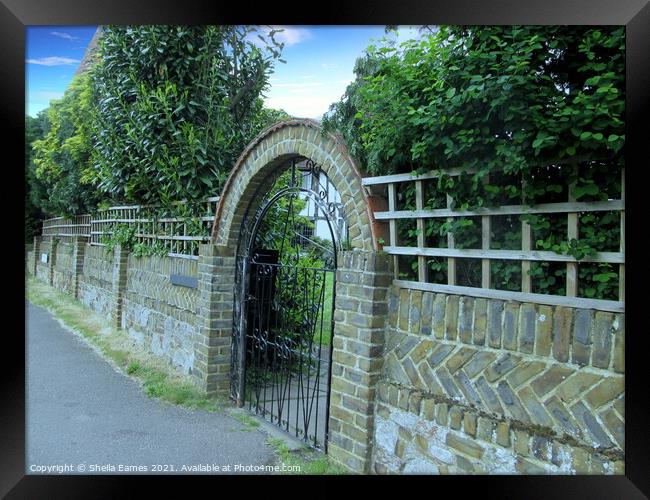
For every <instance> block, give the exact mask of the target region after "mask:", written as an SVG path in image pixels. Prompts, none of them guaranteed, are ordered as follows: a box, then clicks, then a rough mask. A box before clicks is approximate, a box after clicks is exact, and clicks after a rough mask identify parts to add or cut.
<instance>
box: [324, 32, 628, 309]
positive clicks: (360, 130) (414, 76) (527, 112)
mask: <svg viewBox="0 0 650 500" xmlns="http://www.w3.org/2000/svg"><path fill="white" fill-rule="evenodd" d="M624 56H625V33H624V29H623V28H621V27H602V26H601V27H583V26H573V27H567V26H482V27H475V26H442V27H439V28H438V29H437V30H435V31H433V30H431V32H430V34H427V35H426V36H423V37H422V38H421V39H420V40H411V41H407V42H405V43H403V44H401V45H399V46H396V45H395V44H394V43H393V44H391V43H388V42H387V43H384V44H383V45H382V46H379V47H375V46H371V47H369V48H368V49H367V51H366V54H365V56H364V58H363V59H361V60H360V61H359V62H358V63H357V68H356V69H355V71H356V74H357V79H356V80H355V82H353V83H352V84H351V85H350V86H349V87H348V89H347V91H346V95H345V96H344V98H343V99H342V100H341V102H339V103H335V104H334V105H333V106H332V107H331V109H330V112H329V113H328V114H327V116H326V117H325V119H324V128H325V129H326V130H330V129H335V128H338V129H341V131H342V132H343V134H344V136H345V138H346V139H347V141H348V143H349V144H350V146H351V149H352V152H353V153H354V154H355V155H356V156H357V158H358V159H359V161H360V163H361V164H362V165H363V166H364V168H365V169H366V170H367V171H369V172H370V173H372V174H375V175H385V174H392V173H401V172H417V171H422V170H430V169H432V168H443V169H444V168H445V167H450V166H453V167H460V168H461V169H464V170H465V171H466V172H468V171H470V169H472V170H473V171H476V173H474V174H464V175H461V176H460V177H457V178H452V177H450V176H445V175H443V176H442V177H441V178H440V179H439V182H438V183H437V185H436V186H434V187H433V189H432V190H431V192H430V193H429V196H428V199H427V200H425V202H426V204H427V206H428V207H429V208H443V207H444V206H445V205H444V203H445V200H446V196H447V195H450V196H451V197H452V199H453V203H452V208H461V209H462V208H464V209H471V208H474V207H480V206H496V205H499V204H513V203H514V204H517V203H529V204H534V203H541V202H552V201H566V199H567V198H566V197H567V186H568V185H569V184H571V183H575V186H576V187H575V191H574V194H575V195H576V198H577V199H578V200H579V201H589V200H607V199H610V198H612V197H617V196H619V195H620V189H621V186H620V168H621V166H622V160H623V155H622V151H623V146H624V141H625V132H624V121H623V113H624V105H625V89H624V75H625V58H624ZM573 160H575V161H576V162H577V163H578V164H579V166H578V167H577V168H575V169H574V168H567V167H566V166H564V167H562V168H560V167H559V165H560V164H562V163H568V162H570V161H573ZM617 170H618V171H619V174H617V173H616V172H617ZM487 175H489V182H485V180H486V179H487V177H486V176H487ZM522 179H524V180H525V181H526V182H525V184H524V187H523V188H522V184H521V180H522ZM400 204H401V207H402V208H403V209H412V208H414V207H415V204H414V193H413V192H412V191H408V190H405V191H403V192H401V193H400ZM518 219H519V218H513V219H511V220H509V221H501V222H502V224H505V225H503V226H502V227H496V228H494V231H495V232H496V233H497V234H500V235H501V238H500V241H499V242H496V245H495V246H493V248H497V247H498V246H499V245H502V246H501V248H509V247H510V245H512V244H513V243H515V242H517V241H521V240H520V233H518V231H519V230H520V229H519V228H520V224H519V222H520V221H519V220H518ZM521 219H523V220H527V221H528V222H530V224H531V226H532V228H533V233H534V244H535V246H536V247H537V248H539V249H545V250H552V251H556V252H560V253H566V254H570V255H573V256H574V257H576V258H577V259H582V258H583V257H584V256H586V255H590V254H593V253H594V252H595V251H605V250H610V251H611V250H614V251H615V250H616V249H617V246H618V238H619V230H618V224H617V221H616V220H615V219H616V217H615V214H604V215H602V214H601V215H594V214H581V216H580V221H581V231H580V238H578V239H574V240H571V241H567V237H566V226H565V224H566V218H564V220H562V219H561V218H557V217H555V218H554V217H553V216H535V217H532V216H526V217H522V218H521ZM475 222H476V221H474V220H472V219H471V218H454V220H453V221H452V222H447V221H444V220H428V221H427V223H426V224H427V225H426V228H425V231H426V236H427V238H429V239H430V240H432V239H437V238H440V237H441V236H446V235H447V234H449V233H452V234H454V235H455V236H456V246H457V247H464V248H471V247H473V248H476V246H475V245H477V244H478V241H479V239H478V235H480V232H477V229H478V228H477V226H476V224H475ZM563 224H564V225H563ZM400 236H401V239H402V241H403V244H413V243H414V242H415V239H416V237H417V230H416V228H415V223H414V222H413V221H402V222H401V223H400ZM518 238H519V239H518ZM445 239H446V238H445ZM431 243H432V244H433V245H434V246H445V245H446V242H444V241H435V242H434V241H431ZM441 261H442V262H441ZM429 264H430V266H431V270H432V271H434V273H438V275H439V276H438V278H440V277H444V272H446V269H445V267H444V260H443V259H441V260H440V261H436V260H435V259H432V260H431V261H430V263H429ZM495 264H496V266H495V267H496V276H495V278H496V279H495V280H494V281H495V283H501V284H502V285H504V286H505V287H506V288H512V287H511V285H512V284H513V282H516V281H517V278H516V271H517V269H516V268H518V269H519V272H520V266H519V265H518V264H512V263H510V264H508V263H505V264H501V263H495ZM545 266H546V268H544V265H537V266H533V270H532V272H531V275H532V276H533V277H534V278H535V279H536V281H535V282H534V288H535V291H539V292H542V293H548V292H552V293H563V289H562V288H561V285H560V284H561V283H562V282H563V278H564V273H565V271H564V269H562V268H557V269H551V268H552V267H553V266H549V264H545ZM611 267H612V266H608V265H604V266H602V265H601V266H594V265H581V266H580V274H581V280H580V284H581V288H582V290H581V293H583V294H584V296H590V297H598V298H615V281H616V280H615V276H616V275H615V273H614V272H613V270H612V269H611ZM402 271H403V272H405V273H406V274H407V275H408V274H410V273H412V270H411V269H404V270H402ZM479 273H480V268H479V269H478V271H477V269H476V268H475V269H474V270H473V271H472V272H469V273H467V274H468V278H467V283H464V284H468V285H476V282H477V281H478V283H479V284H480V274H479ZM441 274H442V275H443V276H440V275H441ZM459 274H460V273H459ZM477 277H478V278H477ZM551 277H552V278H553V279H550V278H551ZM556 278H557V279H556ZM605 283H606V286H604V284H605Z"/></svg>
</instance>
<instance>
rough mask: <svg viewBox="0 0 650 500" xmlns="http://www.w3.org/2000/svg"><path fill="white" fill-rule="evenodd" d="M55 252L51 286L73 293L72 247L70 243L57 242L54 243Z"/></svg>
mask: <svg viewBox="0 0 650 500" xmlns="http://www.w3.org/2000/svg"><path fill="white" fill-rule="evenodd" d="M55 252H56V256H55V259H54V269H52V286H53V287H54V288H56V289H57V290H61V291H62V292H66V293H69V294H74V279H73V278H74V276H73V265H72V253H73V247H72V245H71V244H68V243H63V242H59V243H58V244H57V245H56V249H55Z"/></svg>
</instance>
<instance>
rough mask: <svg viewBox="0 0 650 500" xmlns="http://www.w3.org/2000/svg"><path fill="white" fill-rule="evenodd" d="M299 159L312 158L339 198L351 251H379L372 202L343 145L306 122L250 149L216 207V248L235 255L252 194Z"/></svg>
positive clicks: (275, 130) (288, 124)
mask: <svg viewBox="0 0 650 500" xmlns="http://www.w3.org/2000/svg"><path fill="white" fill-rule="evenodd" d="M296 157H305V158H310V159H312V160H313V161H315V162H316V163H318V164H320V165H321V168H322V170H323V171H324V172H325V173H326V174H327V176H328V178H329V179H330V180H331V182H332V184H333V185H334V187H335V188H336V190H337V191H338V192H339V194H340V195H341V202H342V203H343V213H344V216H345V218H346V222H347V224H348V228H349V237H350V244H351V246H352V247H353V248H355V249H359V250H364V251H373V250H378V249H379V246H378V245H379V243H378V240H379V238H378V236H380V234H381V233H380V232H378V231H379V230H380V227H381V226H380V225H379V224H377V223H376V222H375V220H374V217H373V215H372V210H371V208H370V205H369V197H368V196H367V194H366V192H365V191H364V188H363V186H362V184H361V177H362V175H361V172H360V171H359V169H358V167H357V166H356V164H355V162H354V160H353V159H352V158H351V157H350V155H349V153H348V150H347V147H346V145H345V143H344V141H343V139H342V138H341V137H340V136H337V135H334V134H326V135H323V134H322V132H321V128H320V125H319V124H318V122H316V121H314V120H308V119H292V120H286V121H282V122H278V123H276V124H274V125H272V126H271V127H269V128H267V129H266V130H265V131H264V132H262V133H261V134H260V135H259V136H257V137H256V138H255V139H254V140H253V141H252V142H251V143H250V144H249V145H248V146H247V147H246V149H245V150H244V152H243V153H242V155H241V156H240V157H239V159H238V160H237V163H236V164H235V167H234V168H233V170H232V172H231V173H230V176H229V178H228V180H227V181H226V184H225V186H224V189H223V192H222V195H221V199H220V200H219V204H218V205H217V211H216V214H215V221H214V226H213V230H212V244H214V245H217V246H220V247H222V248H223V247H225V248H228V249H230V250H231V251H233V252H234V249H235V248H236V246H237V243H238V240H239V230H240V225H241V222H242V220H243V218H244V214H245V212H246V209H247V207H248V205H249V203H250V201H251V199H252V197H253V195H254V193H255V192H256V191H257V189H258V188H259V187H260V185H261V184H262V183H264V182H265V180H266V179H267V178H268V177H269V174H270V173H271V172H273V171H274V170H275V169H277V168H278V167H280V166H281V165H282V164H285V165H286V164H287V160H289V159H291V158H296Z"/></svg>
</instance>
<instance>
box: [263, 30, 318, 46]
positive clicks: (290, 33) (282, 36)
mask: <svg viewBox="0 0 650 500" xmlns="http://www.w3.org/2000/svg"><path fill="white" fill-rule="evenodd" d="M273 28H274V29H281V30H283V31H282V32H281V33H278V34H277V40H278V41H279V42H282V43H284V44H285V45H286V46H287V47H290V46H291V45H296V44H298V43H300V42H304V41H305V40H309V39H310V38H311V37H312V35H311V31H309V30H307V29H305V28H289V27H287V26H274V27H273Z"/></svg>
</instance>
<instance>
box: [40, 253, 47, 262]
mask: <svg viewBox="0 0 650 500" xmlns="http://www.w3.org/2000/svg"><path fill="white" fill-rule="evenodd" d="M47 258H48V255H47V254H46V253H42V254H41V262H42V263H43V264H47Z"/></svg>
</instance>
